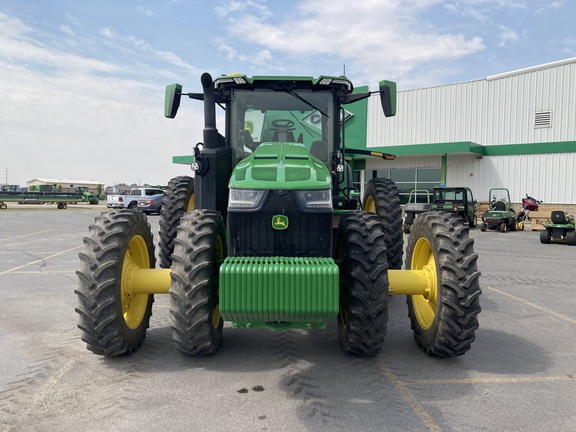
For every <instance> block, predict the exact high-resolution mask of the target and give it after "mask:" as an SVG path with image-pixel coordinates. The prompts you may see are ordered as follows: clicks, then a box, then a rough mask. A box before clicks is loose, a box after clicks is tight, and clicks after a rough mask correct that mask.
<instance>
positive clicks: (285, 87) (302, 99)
mask: <svg viewBox="0 0 576 432" xmlns="http://www.w3.org/2000/svg"><path fill="white" fill-rule="evenodd" d="M280 87H282V88H283V89H284V90H286V92H288V94H290V95H292V96H294V97H295V98H296V99H298V100H299V101H301V102H304V103H305V104H306V105H308V106H309V107H312V108H314V109H315V110H316V111H318V112H319V113H320V114H322V115H323V116H325V117H327V118H330V116H329V115H328V114H326V113H325V112H324V111H322V110H321V109H320V108H318V107H317V106H315V105H314V104H313V103H311V102H308V101H307V100H306V99H304V98H303V97H302V96H300V95H299V94H298V93H296V92H295V91H294V90H292V89H290V88H289V87H288V86H287V85H286V84H281V85H280Z"/></svg>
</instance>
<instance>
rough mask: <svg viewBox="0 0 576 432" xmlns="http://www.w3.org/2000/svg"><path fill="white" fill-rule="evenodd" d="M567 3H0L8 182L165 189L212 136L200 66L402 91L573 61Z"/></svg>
mask: <svg viewBox="0 0 576 432" xmlns="http://www.w3.org/2000/svg"><path fill="white" fill-rule="evenodd" d="M574 16H576V3H575V2H573V1H569V0H445V1H444V0H366V1H362V0H357V1H354V2H351V1H343V0H315V1H280V0H277V1H274V0H268V1H266V0H248V1H244V0H222V1H218V0H215V1H200V0H196V1H195V0H157V1H148V2H143V1H132V0H123V1H118V0H98V1H95V0H93V1H88V0H84V1H80V0H36V1H32V0H0V184H2V183H4V182H5V181H6V180H7V181H8V183H10V184H20V185H23V186H24V185H25V184H26V181H28V180H30V179H33V178H43V177H46V178H69V179H85V180H98V181H102V182H104V183H106V184H108V185H111V184H113V183H116V182H125V183H129V184H130V183H144V182H147V183H151V184H166V183H167V182H168V180H169V179H170V178H172V177H175V176H177V175H187V174H189V173H190V171H189V169H188V167H185V166H180V165H173V164H172V163H171V161H172V156H173V155H183V154H191V149H192V147H193V145H194V144H195V143H196V142H198V141H200V140H201V139H202V106H201V103H200V102H198V101H184V103H183V105H182V107H181V110H180V112H179V114H178V117H177V118H176V119H174V120H168V119H165V118H164V117H163V97H164V87H165V85H166V84H170V83H172V82H179V83H181V84H183V86H184V91H199V90H200V83H199V77H200V75H201V73H202V72H204V71H208V72H210V73H212V74H213V75H218V74H222V73H230V72H242V73H245V74H247V75H312V76H318V75H341V74H342V73H343V71H344V68H345V71H346V75H347V76H348V77H349V78H350V79H352V80H353V82H354V83H355V84H356V85H357V86H359V85H370V86H372V87H374V88H375V86H376V85H377V82H378V81H379V80H381V79H389V80H393V81H396V82H397V83H398V89H399V90H406V89H413V88H420V87H428V86H435V85H441V84H450V83H456V82H461V81H468V80H475V79H482V78H486V77H487V76H489V75H494V74H498V73H502V72H508V71H512V70H516V69H522V68H526V67H530V66H535V65H539V64H544V63H549V62H553V61H557V60H563V59H566V58H571V57H576V31H574V24H573V22H571V21H573V18H574Z"/></svg>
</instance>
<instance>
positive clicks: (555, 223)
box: [540, 210, 576, 246]
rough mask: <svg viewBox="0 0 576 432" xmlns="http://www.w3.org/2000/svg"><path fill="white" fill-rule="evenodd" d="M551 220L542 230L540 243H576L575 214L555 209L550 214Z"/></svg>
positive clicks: (572, 244)
mask: <svg viewBox="0 0 576 432" xmlns="http://www.w3.org/2000/svg"><path fill="white" fill-rule="evenodd" d="M550 219H551V222H550V223H547V224H546V225H544V230H543V231H540V243H544V244H549V243H566V244H567V245H571V246H574V245H576V226H575V223H574V216H572V215H568V214H566V212H564V211H562V210H554V211H552V213H551V214H550Z"/></svg>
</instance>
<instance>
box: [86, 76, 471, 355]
mask: <svg viewBox="0 0 576 432" xmlns="http://www.w3.org/2000/svg"><path fill="white" fill-rule="evenodd" d="M201 82H202V87H203V92H202V93H182V87H181V86H180V85H178V84H174V85H170V86H168V87H167V90H166V106H165V115H166V117H169V118H173V117H175V115H176V111H177V109H178V107H179V104H180V101H181V99H182V98H183V97H188V98H192V99H196V100H202V101H203V102H204V122H205V125H204V133H203V142H202V143H199V144H197V145H196V146H195V147H194V162H193V164H192V168H193V169H194V171H195V176H194V178H193V179H192V178H191V177H187V176H183V177H177V178H175V179H173V180H172V181H171V182H170V183H169V187H168V190H166V193H165V198H164V202H163V206H162V211H161V216H160V232H159V238H160V239H159V247H160V253H159V256H160V268H155V267H156V260H155V253H154V244H153V235H152V233H151V232H150V225H149V223H148V222H147V219H146V216H145V215H143V214H142V213H141V212H134V211H131V210H125V209H120V210H114V211H110V212H106V213H102V215H101V216H99V217H97V218H96V220H95V222H94V224H93V225H91V226H90V227H89V235H88V236H87V237H86V238H85V239H84V249H83V251H82V252H81V253H80V268H79V270H78V272H77V274H78V285H77V288H76V294H77V297H78V306H77V308H76V311H77V313H78V314H79V324H78V326H79V328H80V329H81V330H82V339H83V340H84V342H85V343H86V344H87V347H88V349H89V350H91V351H93V352H94V353H96V354H99V355H106V356H119V355H123V354H128V353H131V352H133V351H134V350H136V349H137V348H138V347H139V346H140V344H141V343H142V341H143V339H144V336H145V334H146V329H147V327H148V325H149V321H150V317H151V315H152V303H153V296H154V294H169V295H170V318H171V328H172V335H173V339H174V341H175V345H176V348H177V349H178V350H179V351H180V352H182V353H184V354H188V355H205V354H213V353H215V352H216V351H217V350H218V348H219V346H220V343H221V341H222V328H223V322H224V321H227V322H230V323H231V326H232V327H233V328H268V329H273V330H283V329H289V328H302V329H314V328H320V329H323V328H325V327H326V326H327V325H328V324H329V323H334V324H335V325H336V326H337V328H338V332H339V339H340V346H341V348H342V350H343V351H344V352H345V353H347V354H355V355H359V356H373V355H376V354H378V353H380V352H381V350H382V348H383V343H384V337H385V335H386V331H387V321H388V298H389V295H390V294H395V295H405V296H407V303H408V313H409V316H410V320H411V324H412V329H413V331H414V337H415V339H416V341H417V343H418V344H419V346H420V347H421V348H422V349H423V350H424V351H425V352H426V353H428V354H429V355H438V356H456V355H460V354H464V353H465V352H466V351H468V350H469V349H470V347H471V344H472V342H473V341H474V338H475V336H474V332H475V330H476V329H477V328H478V319H477V315H478V313H479V312H480V303H479V296H480V293H481V290H480V285H479V276H480V272H479V270H478V266H477V255H476V253H475V252H474V247H473V240H472V239H470V238H469V235H468V234H469V233H468V228H467V227H464V226H463V225H462V224H461V223H460V221H459V220H457V219H456V218H455V217H453V216H452V215H450V214H446V213H439V212H431V213H428V214H423V215H422V216H419V217H418V218H417V220H416V221H415V223H414V225H413V227H412V233H411V236H410V240H409V242H408V245H407V253H406V255H407V256H406V260H405V262H404V268H405V270H402V269H401V268H402V264H403V260H402V251H403V236H402V217H401V207H400V198H399V195H398V191H397V188H396V185H395V184H394V183H393V182H392V181H391V180H389V179H372V180H370V181H369V182H368V184H367V186H366V190H365V196H364V197H363V199H362V200H361V199H360V193H359V191H358V189H356V188H355V187H354V185H353V183H352V175H351V171H352V170H351V168H350V165H349V163H348V159H349V158H350V157H353V156H357V155H364V156H377V157H381V158H384V159H394V156H392V155H389V154H385V153H379V152H375V151H367V150H362V149H352V148H348V147H346V145H345V137H346V130H345V128H346V124H345V123H346V122H345V121H344V120H345V118H346V115H345V110H344V106H345V105H347V104H352V103H354V102H357V101H360V100H363V99H366V98H369V97H370V96H371V95H372V94H373V93H378V94H379V96H380V101H381V104H382V108H383V112H384V115H385V116H387V117H389V116H393V115H395V112H396V86H395V84H394V83H393V82H388V81H382V82H380V89H379V91H376V92H368V91H366V92H354V89H353V86H352V83H351V82H350V81H349V80H348V79H347V78H345V77H329V76H321V77H319V78H312V77H293V76H291V77H266V76H256V77H252V78H250V77H247V76H245V75H239V74H234V75H223V76H219V77H218V78H216V79H215V80H213V79H212V77H211V76H210V75H209V74H207V73H205V74H203V75H202V78H201ZM217 106H220V107H221V108H223V109H224V112H225V124H224V126H223V128H222V129H221V130H222V131H224V134H221V133H220V131H219V130H218V129H217V127H216V107H217Z"/></svg>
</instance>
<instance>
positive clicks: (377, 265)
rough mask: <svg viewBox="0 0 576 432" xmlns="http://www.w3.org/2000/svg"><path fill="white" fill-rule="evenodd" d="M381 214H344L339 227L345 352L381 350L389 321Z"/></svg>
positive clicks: (341, 326)
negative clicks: (379, 215)
mask: <svg viewBox="0 0 576 432" xmlns="http://www.w3.org/2000/svg"><path fill="white" fill-rule="evenodd" d="M381 225H382V224H381V221H380V218H379V217H377V216H376V215H374V214H370V213H366V212H350V213H346V214H345V215H343V216H342V217H341V219H340V225H339V227H338V255H339V256H338V258H339V266H340V311H339V314H338V333H339V337H340V346H341V348H342V351H344V353H345V354H355V355H358V356H374V355H376V354H379V353H380V352H381V351H382V347H383V345H384V337H385V336H386V330H387V329H386V326H387V323H388V265H387V263H386V244H385V241H384V234H383V231H382V227H381Z"/></svg>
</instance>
